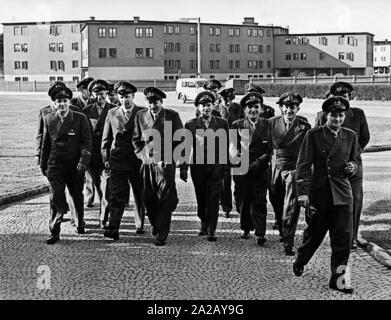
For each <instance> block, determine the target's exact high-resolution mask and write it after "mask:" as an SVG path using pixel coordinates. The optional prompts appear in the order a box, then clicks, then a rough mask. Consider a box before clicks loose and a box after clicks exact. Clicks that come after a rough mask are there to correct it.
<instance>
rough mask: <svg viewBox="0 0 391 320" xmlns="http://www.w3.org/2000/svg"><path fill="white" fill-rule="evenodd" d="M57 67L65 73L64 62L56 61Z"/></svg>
mask: <svg viewBox="0 0 391 320" xmlns="http://www.w3.org/2000/svg"><path fill="white" fill-rule="evenodd" d="M57 67H58V70H62V71H65V63H64V61H57Z"/></svg>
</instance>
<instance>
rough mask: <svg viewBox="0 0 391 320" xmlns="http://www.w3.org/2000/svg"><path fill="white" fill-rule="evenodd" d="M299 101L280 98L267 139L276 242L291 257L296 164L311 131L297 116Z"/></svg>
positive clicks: (297, 209) (297, 210)
mask: <svg viewBox="0 0 391 320" xmlns="http://www.w3.org/2000/svg"><path fill="white" fill-rule="evenodd" d="M302 101H303V99H302V97H301V96H300V95H299V94H298V93H295V92H286V93H284V94H282V95H281V97H280V98H279V100H278V102H277V103H278V104H279V106H280V109H281V116H278V117H274V118H271V119H269V122H270V137H271V140H272V144H273V149H274V153H275V165H274V169H273V174H272V180H271V186H270V194H269V198H270V201H271V203H272V206H273V209H274V213H275V215H276V217H277V222H278V228H279V231H280V237H281V239H280V241H281V240H282V242H284V249H285V254H286V255H289V256H293V255H295V253H294V251H293V245H294V240H295V232H296V226H297V221H298V219H299V215H300V206H299V205H298V203H297V197H296V187H295V170H296V161H297V157H298V156H299V151H300V146H301V143H302V142H303V139H304V135H305V134H306V132H307V131H308V130H309V129H310V128H311V125H310V124H309V123H308V121H307V119H306V118H304V117H301V116H298V115H297V112H298V111H299V110H300V104H301V103H302Z"/></svg>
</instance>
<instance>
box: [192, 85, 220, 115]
mask: <svg viewBox="0 0 391 320" xmlns="http://www.w3.org/2000/svg"><path fill="white" fill-rule="evenodd" d="M202 87H203V88H204V89H205V90H206V91H209V92H210V93H212V94H213V95H214V96H215V103H214V105H213V110H212V116H215V117H220V118H221V117H222V114H221V105H222V101H221V96H220V95H219V91H220V89H221V87H222V84H221V82H220V81H219V80H216V79H211V80H208V81H206V82H205V83H204V85H203V86H202ZM199 115H200V112H199V110H198V109H197V110H196V117H198V116H199Z"/></svg>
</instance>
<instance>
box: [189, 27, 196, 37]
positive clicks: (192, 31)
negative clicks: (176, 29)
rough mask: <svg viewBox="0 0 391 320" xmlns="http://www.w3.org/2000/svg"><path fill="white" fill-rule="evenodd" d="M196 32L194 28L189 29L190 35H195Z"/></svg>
mask: <svg viewBox="0 0 391 320" xmlns="http://www.w3.org/2000/svg"><path fill="white" fill-rule="evenodd" d="M195 34H196V32H195V27H190V35H192V36H193V35H195Z"/></svg>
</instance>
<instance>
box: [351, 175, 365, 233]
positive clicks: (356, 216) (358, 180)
mask: <svg viewBox="0 0 391 320" xmlns="http://www.w3.org/2000/svg"><path fill="white" fill-rule="evenodd" d="M349 182H350V186H351V187H352V193H353V240H357V234H358V227H359V225H360V217H361V210H362V205H363V197H364V193H363V187H362V183H363V179H362V176H357V177H356V176H354V177H352V178H351V179H349Z"/></svg>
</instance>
